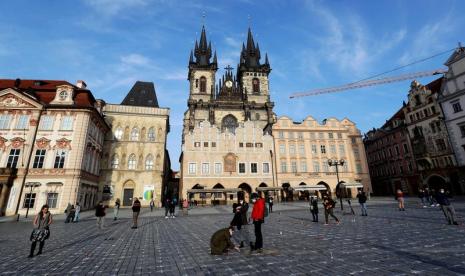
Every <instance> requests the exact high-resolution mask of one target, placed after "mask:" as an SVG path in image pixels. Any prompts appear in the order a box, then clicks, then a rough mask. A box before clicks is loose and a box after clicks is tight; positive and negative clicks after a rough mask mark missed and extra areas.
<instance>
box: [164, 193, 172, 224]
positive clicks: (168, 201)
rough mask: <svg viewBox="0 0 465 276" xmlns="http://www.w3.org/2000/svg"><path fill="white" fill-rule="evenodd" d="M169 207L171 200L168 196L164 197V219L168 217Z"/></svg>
mask: <svg viewBox="0 0 465 276" xmlns="http://www.w3.org/2000/svg"><path fill="white" fill-rule="evenodd" d="M170 207H171V200H170V198H169V197H167V198H166V199H165V219H167V218H168V212H169V211H170Z"/></svg>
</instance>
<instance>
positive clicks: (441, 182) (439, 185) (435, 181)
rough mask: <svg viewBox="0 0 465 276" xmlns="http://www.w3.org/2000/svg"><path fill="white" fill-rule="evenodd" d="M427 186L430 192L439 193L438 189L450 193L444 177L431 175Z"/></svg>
mask: <svg viewBox="0 0 465 276" xmlns="http://www.w3.org/2000/svg"><path fill="white" fill-rule="evenodd" d="M427 183H428V186H429V188H430V190H431V191H433V190H434V191H435V192H437V191H439V190H440V189H444V190H445V191H449V192H451V189H450V187H449V186H450V185H448V183H447V182H446V180H445V179H444V177H442V176H439V175H432V176H430V177H429V178H428V181H427Z"/></svg>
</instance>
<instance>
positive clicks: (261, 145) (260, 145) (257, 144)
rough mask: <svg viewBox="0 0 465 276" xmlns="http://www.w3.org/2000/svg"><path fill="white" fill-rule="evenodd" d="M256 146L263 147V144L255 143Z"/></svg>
mask: <svg viewBox="0 0 465 276" xmlns="http://www.w3.org/2000/svg"><path fill="white" fill-rule="evenodd" d="M255 147H256V148H263V144H262V143H255Z"/></svg>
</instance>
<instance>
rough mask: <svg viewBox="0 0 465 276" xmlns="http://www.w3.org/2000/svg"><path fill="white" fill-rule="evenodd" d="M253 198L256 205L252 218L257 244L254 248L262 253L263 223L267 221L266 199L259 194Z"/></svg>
mask: <svg viewBox="0 0 465 276" xmlns="http://www.w3.org/2000/svg"><path fill="white" fill-rule="evenodd" d="M252 198H253V199H252V202H253V203H254V205H253V209H252V214H251V219H252V221H253V225H254V228H255V244H254V246H253V248H252V250H257V252H259V253H261V252H262V251H263V235H262V224H263V223H264V222H265V200H264V199H263V198H262V197H261V196H260V195H257V194H255V195H254V196H253V197H252Z"/></svg>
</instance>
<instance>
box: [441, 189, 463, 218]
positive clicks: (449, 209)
mask: <svg viewBox="0 0 465 276" xmlns="http://www.w3.org/2000/svg"><path fill="white" fill-rule="evenodd" d="M436 201H437V202H438V204H439V205H440V206H441V209H442V212H443V213H444V216H445V217H446V220H447V223H448V224H449V225H450V224H454V225H459V224H458V222H457V219H456V216H455V209H454V206H452V205H451V204H450V201H449V199H448V198H447V195H446V194H445V193H444V189H441V190H439V193H438V194H437V195H436Z"/></svg>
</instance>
